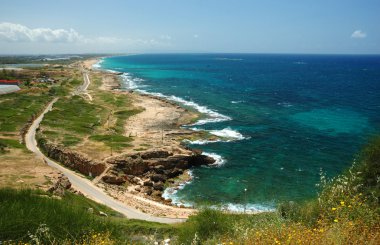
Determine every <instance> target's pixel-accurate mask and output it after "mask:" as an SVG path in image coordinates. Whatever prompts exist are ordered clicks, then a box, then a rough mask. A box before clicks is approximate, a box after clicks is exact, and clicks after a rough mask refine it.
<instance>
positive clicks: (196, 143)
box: [184, 139, 222, 145]
mask: <svg viewBox="0 0 380 245" xmlns="http://www.w3.org/2000/svg"><path fill="white" fill-rule="evenodd" d="M184 142H186V143H188V144H191V145H207V144H210V143H217V142H222V140H219V139H218V140H184Z"/></svg>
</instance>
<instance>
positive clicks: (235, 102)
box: [231, 100, 245, 104]
mask: <svg viewBox="0 0 380 245" xmlns="http://www.w3.org/2000/svg"><path fill="white" fill-rule="evenodd" d="M244 102H245V101H244V100H232V101H231V104H240V103H244Z"/></svg>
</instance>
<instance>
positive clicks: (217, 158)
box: [202, 152, 226, 167]
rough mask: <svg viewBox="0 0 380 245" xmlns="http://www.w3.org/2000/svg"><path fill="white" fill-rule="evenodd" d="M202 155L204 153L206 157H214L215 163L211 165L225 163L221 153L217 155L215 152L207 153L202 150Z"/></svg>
mask: <svg viewBox="0 0 380 245" xmlns="http://www.w3.org/2000/svg"><path fill="white" fill-rule="evenodd" d="M202 155H205V156H208V157H211V158H214V159H215V163H214V164H212V165H211V166H218V167H220V166H222V165H223V164H225V163H226V160H225V159H224V158H223V157H222V156H221V155H218V154H216V153H209V152H203V153H202Z"/></svg>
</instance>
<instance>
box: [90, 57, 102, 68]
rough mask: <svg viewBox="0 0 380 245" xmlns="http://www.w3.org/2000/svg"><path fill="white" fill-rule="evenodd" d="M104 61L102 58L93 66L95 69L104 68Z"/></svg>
mask: <svg viewBox="0 0 380 245" xmlns="http://www.w3.org/2000/svg"><path fill="white" fill-rule="evenodd" d="M103 62H104V59H100V60H99V61H98V62H96V63H95V64H93V65H92V68H94V69H100V68H102V63H103Z"/></svg>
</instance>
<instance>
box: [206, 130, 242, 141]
mask: <svg viewBox="0 0 380 245" xmlns="http://www.w3.org/2000/svg"><path fill="white" fill-rule="evenodd" d="M208 132H210V134H213V135H216V136H219V137H223V138H227V139H232V140H243V139H245V137H244V136H243V135H242V134H241V133H239V132H238V131H236V130H233V129H231V128H230V127H228V128H224V129H222V130H210V131H208Z"/></svg>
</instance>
